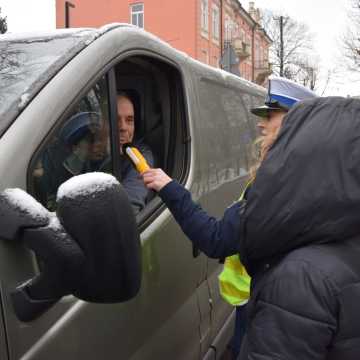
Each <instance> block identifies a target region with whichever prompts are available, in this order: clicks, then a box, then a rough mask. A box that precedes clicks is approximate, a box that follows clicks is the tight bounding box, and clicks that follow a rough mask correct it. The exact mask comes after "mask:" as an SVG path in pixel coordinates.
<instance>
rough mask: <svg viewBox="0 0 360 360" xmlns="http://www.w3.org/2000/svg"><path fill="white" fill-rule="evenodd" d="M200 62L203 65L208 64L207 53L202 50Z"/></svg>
mask: <svg viewBox="0 0 360 360" xmlns="http://www.w3.org/2000/svg"><path fill="white" fill-rule="evenodd" d="M201 53H202V62H203V63H204V64H209V53H208V52H207V51H206V50H202V51H201Z"/></svg>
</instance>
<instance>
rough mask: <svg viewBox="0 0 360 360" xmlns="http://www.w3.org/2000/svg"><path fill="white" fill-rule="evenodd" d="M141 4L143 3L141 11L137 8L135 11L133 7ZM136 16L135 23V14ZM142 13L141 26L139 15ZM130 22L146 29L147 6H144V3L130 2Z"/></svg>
mask: <svg viewBox="0 0 360 360" xmlns="http://www.w3.org/2000/svg"><path fill="white" fill-rule="evenodd" d="M139 5H142V10H141V11H139V10H136V11H134V10H133V8H134V7H135V6H139ZM134 15H135V16H136V22H137V23H136V24H134V23H133V16H134ZM140 15H142V26H139V16H140ZM130 23H131V24H132V25H135V26H137V27H138V28H140V29H145V6H144V3H140V2H139V3H133V4H130Z"/></svg>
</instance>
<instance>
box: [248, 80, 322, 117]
mask: <svg viewBox="0 0 360 360" xmlns="http://www.w3.org/2000/svg"><path fill="white" fill-rule="evenodd" d="M314 97H317V95H316V94H315V93H314V92H313V91H311V90H310V89H308V88H306V87H305V86H302V85H299V84H297V83H295V82H294V81H291V80H288V79H285V78H282V77H270V78H269V85H268V94H267V97H266V99H265V105H263V106H258V107H256V108H253V109H251V112H252V113H253V114H255V115H257V116H261V117H267V116H268V112H269V111H273V110H283V111H288V110H289V109H290V108H291V107H292V106H293V105H294V104H296V103H297V102H298V101H301V100H305V99H310V98H314Z"/></svg>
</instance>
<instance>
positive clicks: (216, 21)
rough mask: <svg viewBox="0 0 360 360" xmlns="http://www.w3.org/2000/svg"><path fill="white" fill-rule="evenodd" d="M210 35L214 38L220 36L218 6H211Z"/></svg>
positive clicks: (217, 38) (216, 38)
mask: <svg viewBox="0 0 360 360" xmlns="http://www.w3.org/2000/svg"><path fill="white" fill-rule="evenodd" d="M212 34H213V35H212V36H213V38H214V39H215V40H219V38H220V11H219V8H218V6H216V5H213V7H212Z"/></svg>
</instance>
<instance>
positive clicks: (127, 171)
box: [117, 91, 154, 213]
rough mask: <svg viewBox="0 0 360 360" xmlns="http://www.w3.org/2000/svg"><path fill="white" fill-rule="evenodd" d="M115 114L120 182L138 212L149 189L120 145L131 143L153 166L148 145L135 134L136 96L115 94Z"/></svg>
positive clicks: (136, 116) (125, 93) (144, 201)
mask: <svg viewBox="0 0 360 360" xmlns="http://www.w3.org/2000/svg"><path fill="white" fill-rule="evenodd" d="M117 115H118V120H117V123H118V131H119V149H120V154H121V184H122V185H123V187H124V188H125V190H126V192H127V194H128V196H129V199H130V202H131V205H132V207H133V209H134V212H135V213H138V212H140V211H141V210H142V209H143V208H144V207H145V203H146V199H147V197H148V194H149V190H148V189H147V188H146V187H145V186H144V183H143V181H142V179H141V177H140V176H139V174H138V172H137V171H136V170H135V168H134V166H133V165H132V164H131V162H130V160H129V159H128V157H127V156H125V154H123V150H122V147H123V145H124V144H129V143H132V144H133V146H135V147H136V148H137V149H138V150H139V151H140V152H141V153H142V154H143V156H144V158H145V159H146V161H147V163H148V164H149V166H150V167H153V166H154V156H153V153H152V151H151V149H150V147H149V146H148V145H147V144H146V143H145V142H144V140H143V139H141V138H139V137H138V136H136V131H135V126H136V120H138V107H137V106H136V98H135V97H134V96H131V95H130V93H128V92H126V91H122V92H119V93H118V96H117Z"/></svg>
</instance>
